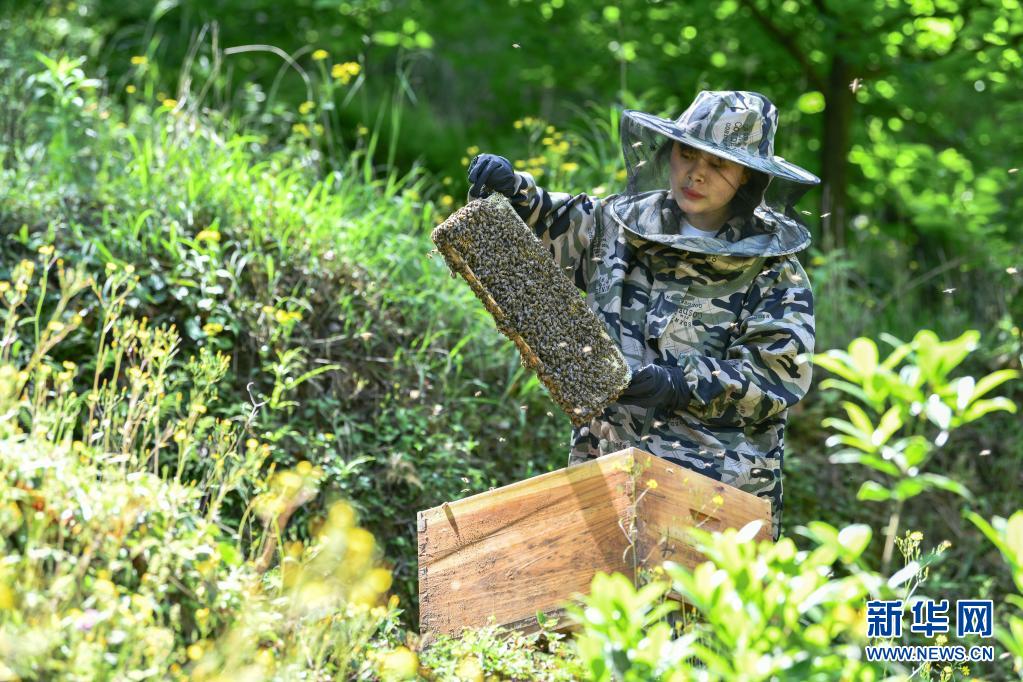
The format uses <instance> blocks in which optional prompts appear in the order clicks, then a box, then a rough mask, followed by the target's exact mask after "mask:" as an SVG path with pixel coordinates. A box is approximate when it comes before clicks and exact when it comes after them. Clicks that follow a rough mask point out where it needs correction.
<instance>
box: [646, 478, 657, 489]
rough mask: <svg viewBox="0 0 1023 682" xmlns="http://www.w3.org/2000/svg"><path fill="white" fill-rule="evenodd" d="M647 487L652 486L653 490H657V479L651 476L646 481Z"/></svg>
mask: <svg viewBox="0 0 1023 682" xmlns="http://www.w3.org/2000/svg"><path fill="white" fill-rule="evenodd" d="M646 487H647V488H650V489H651V490H656V489H657V481H655V480H654V479H652V478H651V479H649V480H648V481H647V482H646Z"/></svg>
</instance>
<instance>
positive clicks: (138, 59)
mask: <svg viewBox="0 0 1023 682" xmlns="http://www.w3.org/2000/svg"><path fill="white" fill-rule="evenodd" d="M131 63H132V64H134V65H135V66H145V65H146V64H148V63H149V59H147V58H146V57H145V56H144V55H141V54H137V55H135V56H134V57H132V58H131Z"/></svg>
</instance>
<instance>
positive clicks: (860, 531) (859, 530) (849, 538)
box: [838, 523, 872, 563]
mask: <svg viewBox="0 0 1023 682" xmlns="http://www.w3.org/2000/svg"><path fill="white" fill-rule="evenodd" d="M871 535H872V531H871V529H870V526H868V525H866V524H862V523H857V524H854V525H851V526H846V527H845V528H843V529H842V530H841V531H839V533H838V544H839V546H840V547H841V548H842V556H843V558H844V560H845V561H846V563H848V562H850V561H855V560H856V559H857V558H858V557H859V556H860V555H861V554H863V550H865V549H866V548H867V545H869V544H870V538H871Z"/></svg>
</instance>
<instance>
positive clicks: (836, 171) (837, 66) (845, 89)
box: [821, 41, 854, 251]
mask: <svg viewBox="0 0 1023 682" xmlns="http://www.w3.org/2000/svg"><path fill="white" fill-rule="evenodd" d="M851 73H852V70H851V69H850V67H849V63H848V62H847V61H846V60H845V57H844V55H843V50H842V48H841V41H839V48H838V50H836V52H835V53H834V55H833V56H832V58H831V68H830V69H829V71H828V80H827V92H825V93H824V97H825V101H826V102H827V108H825V110H824V144H823V146H822V148H821V154H822V159H821V161H822V162H821V168H822V175H823V177H822V178H821V180H822V181H823V190H824V191H823V200H822V204H821V205H822V211H821V213H822V214H824V215H826V216H827V217H825V218H823V219H822V221H821V230H822V234H821V237H822V239H821V246H822V248H823V250H825V251H830V250H832V249H836V248H843V247H844V246H845V232H846V227H847V221H846V203H847V199H848V197H847V187H848V176H847V174H846V170H847V165H848V158H849V140H850V137H851V134H850V133H851V131H850V129H851V127H852V113H853V102H854V99H853V98H854V95H853V93H852V91H851V90H850V89H849V83H850V81H852V75H851Z"/></svg>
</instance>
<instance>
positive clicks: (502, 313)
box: [431, 192, 632, 426]
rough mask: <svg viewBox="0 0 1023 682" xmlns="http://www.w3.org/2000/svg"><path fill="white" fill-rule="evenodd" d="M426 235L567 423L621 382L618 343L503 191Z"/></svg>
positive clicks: (594, 408)
mask: <svg viewBox="0 0 1023 682" xmlns="http://www.w3.org/2000/svg"><path fill="white" fill-rule="evenodd" d="M431 238H432V239H433V242H434V244H436V245H437V249H438V250H439V251H440V253H441V254H442V255H443V256H444V260H445V261H446V262H447V264H448V267H449V268H451V271H452V272H453V273H455V272H457V273H458V274H460V275H461V276H462V277H463V278H464V279H465V281H466V282H468V283H469V286H470V287H472V290H473V292H474V293H475V294H476V296H477V297H478V298H479V299H480V301H482V303H483V305H484V307H486V309H487V310H488V311H489V312H490V314H491V315H492V316H493V317H494V322H495V323H496V325H497V329H498V331H500V332H501V333H502V334H504V335H505V336H507V337H508V338H510V339H511V340H512V341H513V342H515V345H516V346H517V347H518V349H519V352H520V353H521V355H522V364H523V365H524V366H526V367H528V368H530V369H532V370H533V371H535V372H536V374H537V377H539V379H540V381H542V382H543V384H544V385H545V386H546V387H547V390H549V391H550V393H551V397H552V398H553V399H554V401H555V402H556V403H558V405H559V406H560V407H561V409H563V410H564V411H565V412H566V413H567V414H568V416H569V418H570V419H571V421H572V423H573V424H574V425H576V426H581V425H582V424H585V423H587V422H589V421H590V420H591V419H593V418H594V417H596V416H597V415H599V414H600V413H601V412H602V411H603V410H604V408H605V407H606V406H607V405H608V404H610V403H612V402H614V401H615V400H616V399H617V398H618V396H619V395H620V394H621V393H622V391H624V390H625V389H626V387H627V386H628V385H629V380H630V379H631V378H632V377H631V371H630V369H629V364H628V362H626V360H625V357H624V356H623V355H622V352H621V350H620V349H619V348H618V346H617V345H616V344H615V342H614V341H613V340H612V339H611V337H610V336H608V333H607V330H606V329H605V328H604V325H603V323H602V322H601V321H600V320H599V319H598V318H597V316H596V315H594V314H593V312H592V311H590V309H589V308H588V307H587V306H586V303H585V301H584V300H583V299H582V298H581V297H580V296H579V290H578V289H576V287H575V285H573V284H572V282H571V281H570V280H569V279H568V277H567V276H565V274H564V273H562V272H561V270H560V269H559V268H558V266H557V264H556V263H555V262H554V260H553V259H552V258H551V254H550V252H548V251H547V249H546V248H545V247H544V245H543V243H542V242H541V241H540V240H539V239H538V238H537V237H536V235H535V234H534V233H533V230H531V229H530V228H529V226H527V225H526V224H525V223H524V222H523V221H522V219H521V218H520V217H519V215H518V214H517V213H516V212H515V209H514V208H512V205H511V204H510V203H509V202H508V199H507V198H506V197H505V196H504V195H502V194H500V193H498V192H494V193H492V194H491V195H490V196H488V197H487V198H485V199H480V200H477V201H471V202H469V204H467V205H466V206H464V207H462V208H460V209H459V210H457V211H456V212H455V213H453V214H452V215H451V216H450V217H449V218H448V219H447V220H445V221H444V222H443V223H441V224H440V225H438V226H437V227H436V228H435V229H434V230H433V233H432V234H431Z"/></svg>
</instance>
